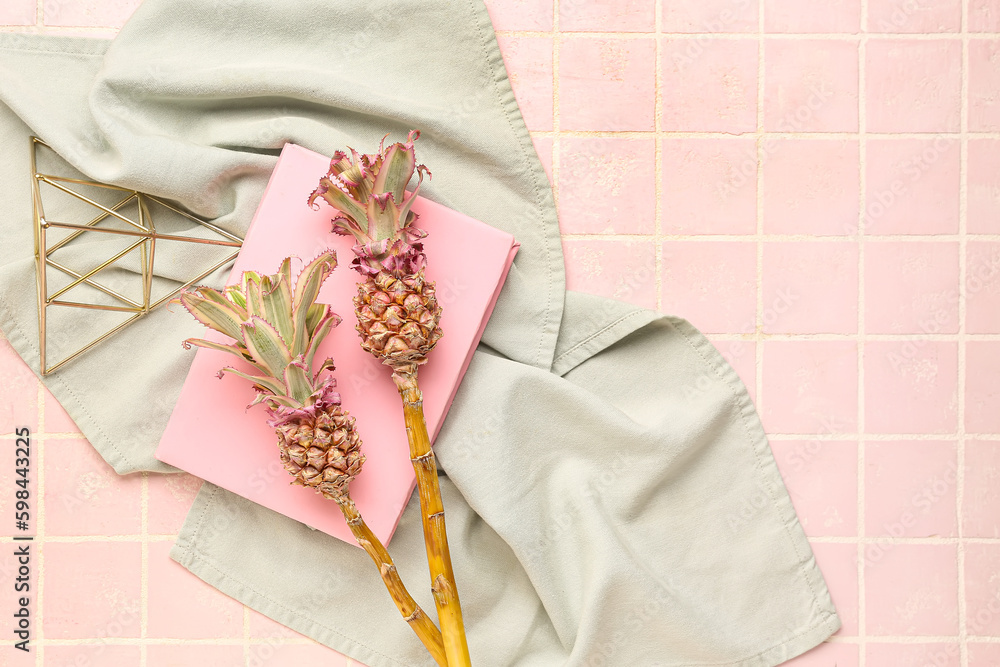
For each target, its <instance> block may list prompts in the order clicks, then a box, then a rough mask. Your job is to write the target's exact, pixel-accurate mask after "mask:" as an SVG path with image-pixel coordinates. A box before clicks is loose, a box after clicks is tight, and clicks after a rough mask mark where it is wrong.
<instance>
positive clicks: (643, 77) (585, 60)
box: [559, 37, 656, 131]
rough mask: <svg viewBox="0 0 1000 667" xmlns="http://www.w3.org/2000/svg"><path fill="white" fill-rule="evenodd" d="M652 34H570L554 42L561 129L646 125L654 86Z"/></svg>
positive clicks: (650, 125)
mask: <svg viewBox="0 0 1000 667" xmlns="http://www.w3.org/2000/svg"><path fill="white" fill-rule="evenodd" d="M655 73H656V45H655V44H654V43H653V40H652V39H629V40H625V39H609V38H595V37H574V38H572V39H563V40H561V45H560V47H559V117H560V128H561V129H562V130H589V131H594V130H607V131H621V130H652V129H653V111H654V98H655V89H656V76H655Z"/></svg>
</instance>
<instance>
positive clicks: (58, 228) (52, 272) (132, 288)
mask: <svg viewBox="0 0 1000 667" xmlns="http://www.w3.org/2000/svg"><path fill="white" fill-rule="evenodd" d="M40 148H45V149H47V151H51V154H52V155H55V152H54V151H52V149H51V147H49V146H48V144H46V143H45V142H43V141H42V140H41V139H39V138H37V137H32V138H31V171H32V176H33V178H32V202H33V208H34V219H35V271H36V275H37V283H38V333H39V350H40V356H41V364H40V365H41V368H40V371H41V374H42V375H47V374H48V373H51V372H53V371H55V370H56V369H58V368H60V367H62V366H63V365H64V364H66V363H68V362H70V361H72V360H73V359H76V358H77V357H79V356H80V355H82V354H83V353H84V352H86V351H87V350H90V349H91V348H93V347H94V346H96V345H98V344H99V343H101V342H102V341H104V340H107V339H108V338H110V337H111V336H113V335H114V334H116V333H118V332H119V331H121V330H122V329H124V328H125V327H127V326H128V325H129V324H132V323H133V322H135V321H136V320H138V319H139V318H141V317H142V316H144V315H146V314H148V313H149V312H150V311H152V310H153V309H154V308H157V307H158V306H160V305H162V304H164V303H166V302H167V301H169V300H170V299H172V298H173V297H175V296H176V295H177V294H178V293H180V291H181V290H183V289H185V288H187V287H190V286H191V285H193V284H195V283H196V282H198V281H199V280H201V279H203V278H204V277H205V276H207V275H209V274H210V273H212V272H213V271H215V270H217V269H219V268H221V267H222V266H224V265H226V264H227V263H229V262H231V261H233V260H234V259H236V256H237V255H238V254H239V249H240V246H241V245H242V243H243V241H242V239H240V238H239V237H237V236H234V235H232V234H230V233H229V232H227V231H225V230H224V229H221V228H219V227H217V226H216V225H213V224H212V223H210V222H208V221H206V220H202V219H200V218H198V217H196V216H193V215H191V214H190V213H186V212H185V211H182V210H180V209H178V208H176V207H175V206H173V205H171V204H168V203H167V202H165V201H163V200H162V199H159V198H157V197H153V196H151V195H148V194H144V193H141V192H138V191H137V190H129V189H127V188H122V187H118V186H115V185H108V184H106V183H98V182H96V181H89V180H86V179H84V178H74V177H68V176H56V175H53V174H50V173H42V171H40V170H39V157H40V155H39V149H40ZM43 190H44V191H45V192H46V195H45V197H44V198H45V199H46V201H45V202H43ZM46 206H49V211H48V213H49V215H46V212H47V210H46ZM81 210H82V211H83V212H84V215H83V217H82V218H81V219H80V221H78V222H69V221H67V220H66V217H63V216H67V217H70V218H73V217H78V216H79V213H80V211H81ZM154 213H155V217H156V219H155V220H154ZM88 218H89V219H88ZM83 220H86V221H85V222H83ZM220 253H222V255H223V256H221V259H220ZM164 255H166V256H167V257H168V260H164V262H163V264H164V265H165V266H166V265H169V266H167V270H165V271H164V273H168V274H170V275H167V276H162V275H156V274H154V270H153V269H154V261H155V260H156V259H157V258H160V257H162V256H164ZM199 262H200V264H199ZM192 263H194V264H195V265H196V266H198V268H196V269H195V270H196V271H199V270H200V269H202V268H204V266H205V265H206V263H208V264H210V266H208V268H205V269H204V270H200V271H199V273H198V275H196V276H194V277H192V278H190V279H187V278H186V277H184V275H183V274H182V273H181V270H182V268H186V267H187V266H189V265H191V264H192ZM57 311H58V312H64V313H71V315H70V316H68V319H67V316H66V315H61V316H60V317H62V318H63V322H62V323H63V327H62V328H61V329H60V330H59V331H58V332H56V330H55V327H54V326H53V322H52V321H51V320H52V318H53V316H54V315H55V314H56V312H57ZM95 332H96V336H95V335H94V334H95ZM57 333H58V335H56V334H57ZM74 336H75V337H76V338H79V337H81V336H82V337H83V339H84V341H86V342H84V343H83V345H82V346H80V347H78V348H77V345H78V344H79V341H78V340H72V341H71V340H70V339H71V338H74ZM50 338H58V341H57V343H58V345H56V347H59V348H61V349H59V350H50V349H48V348H49V347H50V345H51V344H52V343H53V341H52V340H50ZM48 353H53V354H52V356H55V355H56V354H60V353H61V354H60V356H61V357H62V358H61V359H59V360H58V361H56V362H55V363H52V364H49V362H48V361H47V355H48Z"/></svg>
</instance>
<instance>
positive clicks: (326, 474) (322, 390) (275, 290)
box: [178, 250, 365, 503]
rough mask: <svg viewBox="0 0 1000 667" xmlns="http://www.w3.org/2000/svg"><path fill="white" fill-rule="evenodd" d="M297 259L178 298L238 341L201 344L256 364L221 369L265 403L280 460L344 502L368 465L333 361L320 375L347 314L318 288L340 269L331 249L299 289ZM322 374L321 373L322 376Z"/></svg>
mask: <svg viewBox="0 0 1000 667" xmlns="http://www.w3.org/2000/svg"><path fill="white" fill-rule="evenodd" d="M291 266H292V260H291V258H290V257H289V258H286V259H285V260H284V261H283V262H282V263H281V267H280V268H279V269H278V273H276V274H274V275H260V274H259V273H256V272H253V271H246V272H244V273H243V276H242V279H241V281H240V283H239V284H238V285H231V286H229V287H227V288H226V289H225V290H224V291H219V290H216V289H212V288H209V287H197V288H194V289H190V290H185V291H184V292H183V293H181V295H180V297H179V298H178V300H179V301H180V303H181V304H183V305H184V307H185V308H187V310H188V312H190V313H191V314H192V315H193V316H194V317H195V319H197V320H198V321H199V322H201V323H202V324H204V325H206V326H208V327H210V328H212V329H215V330H216V331H218V332H220V333H223V334H225V335H226V336H229V337H230V338H232V339H234V342H233V343H231V344H221V343H215V342H212V341H208V340H202V339H198V338H192V339H189V340H187V341H185V342H184V344H185V347H190V346H191V345H196V346H199V347H206V348H210V349H214V350H221V351H223V352H228V353H231V354H233V355H235V356H237V357H239V358H240V359H242V360H243V361H244V362H246V363H247V364H249V365H250V366H252V367H253V370H252V371H251V372H250V373H244V372H243V371H240V370H238V369H236V368H232V367H226V368H223V369H222V370H221V371H219V377H222V373H224V372H226V373H233V374H234V375H238V376H240V377H242V378H245V379H247V380H249V381H250V382H251V383H252V384H253V388H254V389H255V390H256V391H257V397H256V399H254V402H253V403H251V405H256V404H258V403H263V404H264V405H265V407H266V408H267V413H268V417H269V420H268V425H269V426H271V427H273V428H274V429H275V432H276V433H277V435H278V449H279V452H280V454H281V462H282V464H283V465H284V467H285V470H287V471H288V472H289V473H290V474H291V475H292V477H293V478H294V479H293V481H292V484H299V485H301V486H305V487H308V488H311V489H314V490H315V491H316V492H317V493H321V494H323V495H324V496H325V497H327V498H329V499H331V500H335V501H337V502H338V503H344V502H347V501H348V499H349V497H348V491H349V489H348V486H349V485H350V483H351V480H353V479H354V478H355V477H356V476H357V475H358V473H359V472H361V466H362V464H364V462H365V457H364V455H363V454H362V453H361V438H360V437H358V433H357V430H356V429H355V427H354V417H352V416H350V415H349V414H348V413H347V411H345V410H344V409H343V408H342V407H341V405H340V394H339V393H337V391H336V386H337V381H336V380H335V379H334V378H333V377H331V376H330V375H329V374H328V373H326V371H332V370H333V369H334V367H333V360H332V359H329V358H328V359H326V360H325V361H323V363H322V364H321V365H320V366H319V369H318V370H317V371H316V372H315V373H313V372H312V367H313V358H314V357H315V355H316V352H317V350H318V349H319V346H320V343H322V342H323V340H324V339H325V338H326V337H327V335H328V334H329V333H330V331H331V330H332V329H333V327H335V326H337V325H338V324H340V317H339V316H338V315H337V314H336V313H334V312H333V311H332V310H331V309H330V306H328V305H325V304H318V303H316V298H317V297H318V296H319V289H320V287H321V286H322V284H323V282H324V281H325V280H326V279H327V277H329V275H330V274H331V272H332V271H333V269H334V267H336V266H337V256H336V254H335V253H334V252H333V251H332V250H330V251H327V252H324V253H322V254H321V255H320V256H319V257H317V258H316V259H314V260H313V261H311V262H310V263H309V264H307V265H306V266H305V268H303V269H302V272H301V273H300V274H299V276H298V279H297V280H296V281H295V286H294V288H293V286H292V275H291ZM321 376H322V377H321Z"/></svg>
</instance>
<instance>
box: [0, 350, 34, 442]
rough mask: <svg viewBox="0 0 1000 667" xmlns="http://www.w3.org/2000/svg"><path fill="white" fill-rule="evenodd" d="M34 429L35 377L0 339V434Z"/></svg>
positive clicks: (15, 353) (32, 430)
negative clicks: (21, 429)
mask: <svg viewBox="0 0 1000 667" xmlns="http://www.w3.org/2000/svg"><path fill="white" fill-rule="evenodd" d="M22 427H27V428H28V429H29V430H30V431H31V432H32V433H34V432H36V431H37V430H38V379H37V378H36V377H35V374H34V373H32V372H31V369H30V368H28V366H27V365H26V364H25V363H24V362H23V361H21V357H19V356H18V355H17V352H15V351H14V348H12V347H11V346H10V343H9V342H7V341H6V340H3V339H0V435H4V434H8V435H11V434H13V433H14V432H15V431H16V430H17V429H19V428H22Z"/></svg>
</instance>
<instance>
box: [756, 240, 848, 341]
mask: <svg viewBox="0 0 1000 667" xmlns="http://www.w3.org/2000/svg"><path fill="white" fill-rule="evenodd" d="M763 273H764V283H763V298H764V312H763V315H762V318H763V326H764V331H765V332H767V333H854V332H856V331H857V330H858V246H857V244H856V243H854V242H851V241H845V242H817V241H791V242H785V241H781V242H773V243H769V242H765V243H764V272H763Z"/></svg>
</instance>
